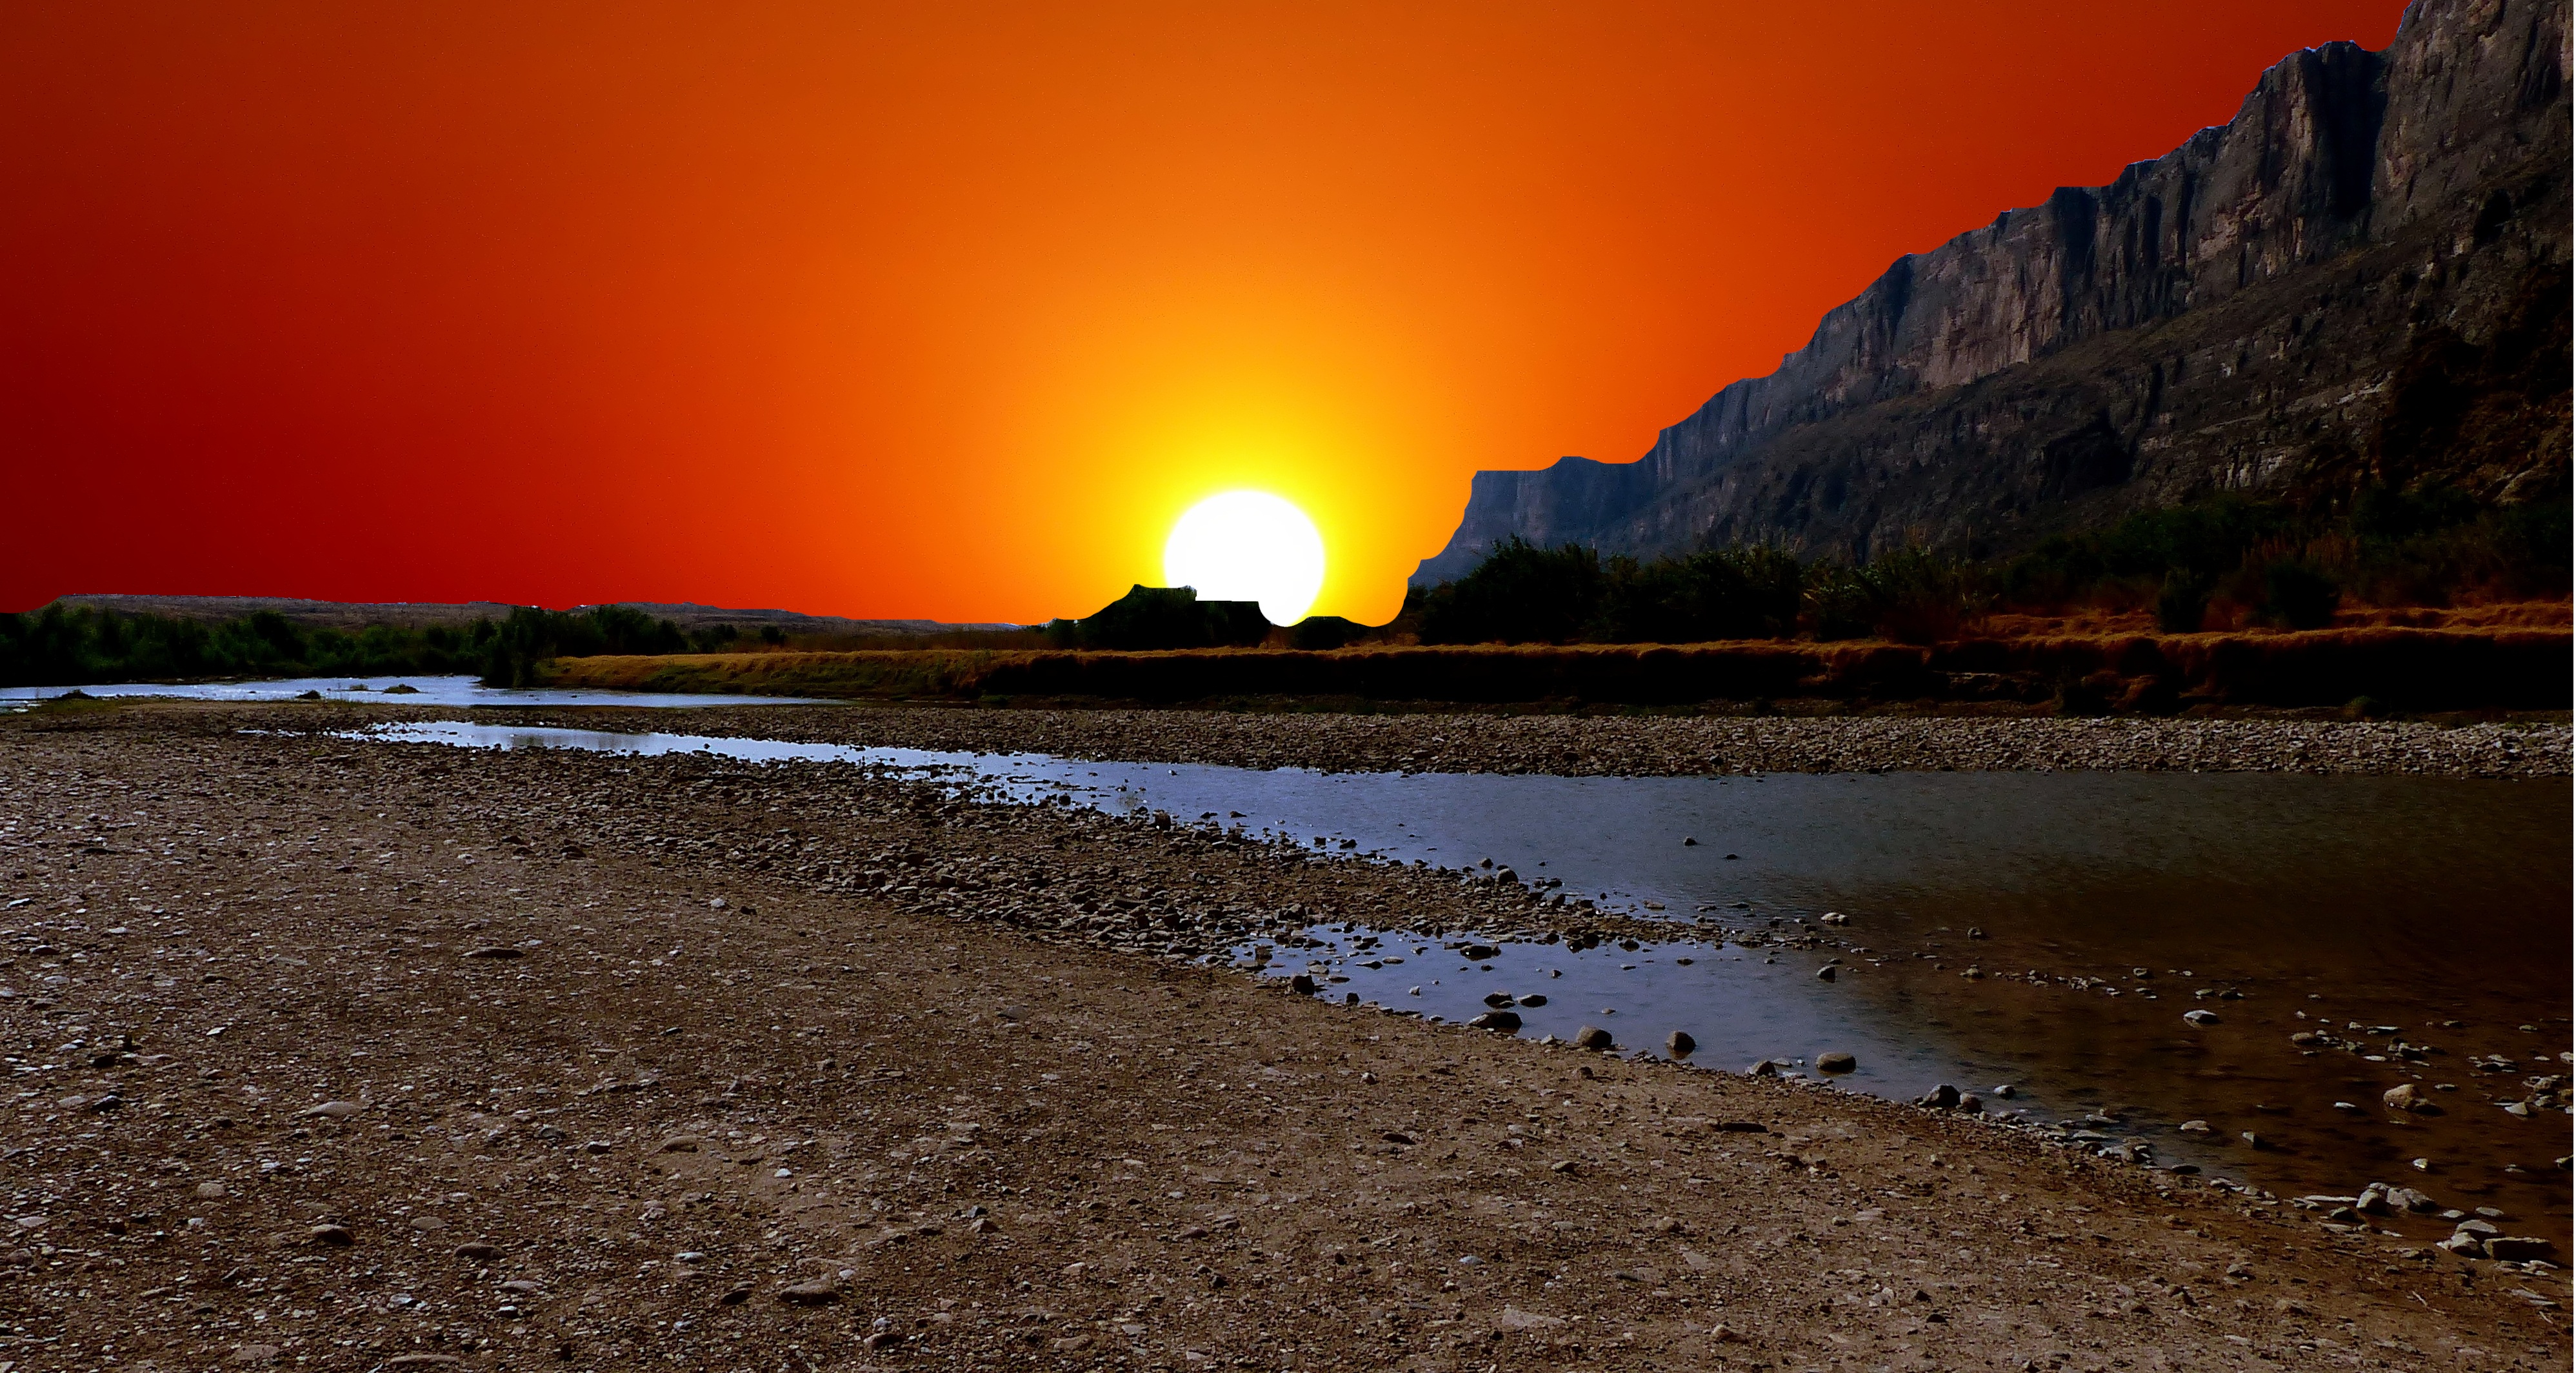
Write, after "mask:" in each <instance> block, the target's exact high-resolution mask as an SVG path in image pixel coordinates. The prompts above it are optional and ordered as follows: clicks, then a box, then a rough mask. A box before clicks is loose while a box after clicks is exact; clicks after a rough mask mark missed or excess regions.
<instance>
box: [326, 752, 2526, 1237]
mask: <svg viewBox="0 0 2576 1373" xmlns="http://www.w3.org/2000/svg"><path fill="white" fill-rule="evenodd" d="M356 737H363V738H368V739H373V740H379V741H385V742H432V743H446V744H455V745H465V746H473V747H504V748H530V747H539V748H580V749H594V750H604V751H612V752H640V753H664V752H704V753H710V754H715V755H719V756H725V757H733V758H743V759H753V760H762V761H780V762H785V761H797V760H801V761H808V762H826V763H829V762H842V763H864V764H873V765H879V766H893V767H900V768H910V769H919V770H923V771H924V772H926V773H929V774H931V775H934V776H938V777H941V778H943V779H944V780H947V781H949V782H950V783H951V784H952V785H955V786H957V787H959V788H960V789H961V790H967V791H971V792H974V793H976V794H979V795H982V796H985V797H988V798H990V799H996V800H1004V801H1010V800H1018V801H1035V800H1041V799H1045V798H1048V797H1051V796H1056V795H1069V796H1071V797H1072V798H1073V799H1074V800H1076V801H1077V802H1078V803H1081V804H1087V805H1092V806H1096V807H1099V808H1102V809H1107V810H1113V811H1116V810H1130V811H1132V810H1138V809H1147V808H1156V809H1162V810H1166V811H1169V812H1170V813H1171V814H1172V815H1173V816H1174V817H1176V818H1177V819H1178V820H1180V821H1182V822H1184V823H1191V822H1197V821H1206V822H1210V823H1222V824H1229V825H1232V824H1240V825H1243V826H1245V827H1246V828H1248V829H1250V830H1252V831H1255V832H1258V831H1262V830H1265V829H1266V830H1269V831H1271V832H1272V833H1274V834H1278V835H1281V836H1284V837H1286V838H1288V839H1290V840H1292V841H1294V842H1296V843H1299V844H1301V845H1307V846H1312V845H1314V844H1315V842H1316V841H1318V840H1321V841H1322V842H1323V844H1324V845H1325V846H1327V847H1328V848H1329V849H1330V850H1331V851H1333V852H1337V853H1348V854H1350V855H1352V856H1353V857H1355V858H1362V859H1368V860H1372V861H1401V862H1408V863H1409V862H1413V861H1416V860H1420V861H1423V862H1426V863H1429V864H1432V865H1436V866H1444V867H1451V868H1473V867H1477V865H1479V864H1481V863H1482V862H1483V861H1484V860H1487V859H1491V860H1492V861H1493V862H1494V863H1495V864H1497V865H1502V866H1508V867H1511V868H1512V869H1514V870H1515V871H1516V872H1517V873H1518V875H1519V876H1520V877H1521V879H1522V880H1524V881H1546V880H1550V879H1553V880H1555V881H1557V882H1561V883H1562V884H1563V885H1562V888H1561V890H1562V891H1564V892H1565V893H1567V894H1568V895H1571V896H1579V897H1583V898H1587V899H1590V900H1592V901H1593V902H1594V903H1595V904H1596V905H1599V906H1601V907H1602V908H1604V909H1609V910H1617V911H1622V912H1627V913H1632V914H1635V915H1638V916H1641V917H1644V918H1647V919H1652V920H1663V921H1669V922H1671V923H1672V924H1673V926H1674V929H1673V935H1672V937H1671V938H1670V939H1669V940H1666V941H1661V942H1656V943H1649V944H1643V945H1641V946H1640V947H1638V948H1636V949H1633V950H1631V949H1626V948H1622V947H1619V946H1618V945H1615V944H1605V945H1603V946H1601V947H1599V948H1595V949H1591V950H1586V951H1579V952H1578V951H1574V950H1570V949H1568V948H1567V947H1565V946H1564V945H1561V944H1557V945H1548V944H1504V945H1502V946H1501V948H1500V950H1499V952H1498V953H1497V954H1496V955H1494V956H1492V957H1488V958H1485V959H1482V960H1478V961H1475V962H1470V961H1468V960H1466V959H1465V958H1463V957H1462V956H1461V955H1460V954H1459V953H1458V952H1457V951H1456V950H1455V948H1454V947H1444V945H1443V943H1442V942H1439V941H1434V940H1430V939H1424V938H1413V937H1408V936H1407V934H1406V932H1403V931H1397V930H1370V929H1364V928H1346V927H1342V926H1330V927H1317V928H1316V929H1315V930H1313V931H1312V932H1311V933H1312V935H1313V936H1314V938H1316V939H1317V940H1320V941H1322V942H1323V947H1320V948H1310V949H1301V950H1291V949H1285V948H1282V949H1277V950H1276V951H1275V954H1274V955H1273V956H1272V958H1271V959H1270V960H1269V961H1268V962H1267V964H1266V965H1265V966H1264V967H1263V969H1262V970H1263V971H1264V972H1265V973H1266V974H1268V975H1273V976H1288V975H1291V974H1293V973H1297V972H1310V973H1311V974H1313V975H1315V976H1316V977H1317V978H1318V980H1319V981H1322V982H1324V984H1325V986H1326V989H1327V990H1326V994H1327V995H1329V996H1331V997H1333V998H1334V999H1337V1000H1340V999H1345V998H1350V997H1356V998H1357V999H1359V1000H1361V1001H1364V1002H1373V1003H1376V1004H1378V1005H1381V1006H1384V1007H1387V1008H1391V1009H1396V1010H1401V1011H1412V1012H1418V1013H1420V1014H1423V1015H1425V1016H1435V1017H1442V1018H1446V1019H1452V1020H1464V1019H1466V1018H1468V1017H1470V1016H1473V1015H1474V1014H1476V1013H1477V1012H1479V1011H1481V1010H1483V1009H1485V1005H1484V1002H1483V998H1484V997H1485V996H1486V995H1487V994H1489V993H1492V992H1497V991H1500V992H1506V993H1510V994H1513V995H1515V996H1529V995H1532V994H1535V995H1538V996H1542V997H1544V998H1545V1002H1544V1004H1543V1005H1539V1006H1525V1007H1522V1008H1520V1009H1519V1011H1518V1013H1519V1014H1520V1015H1521V1017H1522V1018H1523V1021H1524V1027H1523V1029H1522V1031H1521V1032H1522V1033H1523V1034H1525V1035H1530V1036H1538V1035H1547V1034H1553V1035H1556V1036H1558V1037H1561V1038H1562V1037H1571V1036H1572V1035H1573V1034H1574V1032H1575V1031H1576V1030H1577V1029H1578V1028H1580V1027H1582V1026H1584V1025H1596V1026H1600V1027H1602V1028H1605V1029H1608V1030H1610V1031H1611V1032H1612V1033H1613V1034H1615V1035H1616V1036H1617V1037H1618V1038H1619V1040H1620V1042H1621V1043H1622V1045H1623V1046H1627V1047H1630V1048H1633V1049H1634V1050H1637V1051H1643V1052H1653V1053H1658V1054H1660V1053H1661V1052H1663V1047H1662V1046H1663V1044H1664V1041H1665V1037H1666V1035H1667V1034H1668V1033H1670V1032H1671V1031H1674V1030H1681V1031H1684V1032H1686V1033H1687V1034H1689V1035H1690V1036H1691V1038H1692V1039H1694V1040H1696V1041H1697V1048H1696V1050H1695V1051H1693V1052H1692V1053H1691V1055H1690V1059H1691V1061H1692V1062H1694V1063H1699V1064H1704V1065H1707V1066H1709V1067H1712V1068H1717V1069H1723V1070H1729V1071H1740V1070H1742V1069H1743V1068H1744V1067H1745V1066H1746V1065H1747V1064H1748V1063H1751V1062H1754V1061H1756V1060H1760V1059H1766V1058H1768V1059H1777V1060H1782V1061H1785V1062H1786V1063H1787V1064H1788V1065H1789V1067H1790V1069H1791V1070H1792V1071H1805V1070H1806V1066H1807V1064H1808V1063H1810V1062H1811V1061H1812V1060H1813V1058H1814V1057H1815V1055H1816V1054H1817V1053H1818V1052H1820V1051H1823V1050H1828V1049H1834V1050H1842V1051H1846V1052H1850V1053H1853V1054H1855V1055H1856V1056H1857V1057H1858V1059H1859V1063H1860V1066H1859V1069H1858V1070H1857V1071H1856V1072H1853V1073H1851V1074H1848V1075H1845V1076H1842V1077H1839V1078H1837V1079H1835V1081H1836V1082H1837V1083H1838V1084H1839V1085H1841V1086H1844V1087H1848V1088H1851V1089H1855V1090H1862V1091H1868V1092H1873V1093H1877V1094H1880V1095H1886V1096H1892V1097H1899V1098H1912V1097H1914V1096H1916V1095H1919V1094H1921V1093H1923V1092H1925V1091H1926V1090H1928V1089H1930V1088H1932V1087H1933V1086H1934V1085H1935V1084H1938V1083H1949V1084H1953V1085H1955V1086H1957V1087H1959V1088H1961V1089H1963V1090H1966V1091H1971V1092H1976V1093H1978V1094H1980V1095H1982V1096H1984V1097H1985V1100H1986V1104H1987V1105H1988V1107H1989V1109H1992V1110H1995V1111H1998V1112H2000V1111H2011V1110H2021V1111H2027V1112H2029V1113H2030V1114H2031V1116H2032V1118H2034V1119H2039V1120H2049V1121H2056V1122H2060V1123H2062V1124H2065V1125H2067V1126H2070V1127H2073V1128H2081V1129H2084V1130H2088V1131H2090V1132H2092V1133H2094V1134H2098V1135H2100V1136H2102V1137H2103V1138H2102V1139H2101V1140H2100V1141H2098V1143H2099V1144H2100V1145H2101V1146H2102V1147H2118V1146H2120V1145H2122V1144H2124V1143H2131V1142H2134V1143H2136V1144H2144V1145H2147V1146H2149V1147H2150V1149H2151V1150H2152V1154H2151V1156H2150V1157H2151V1158H2152V1161H2153V1163H2154V1164H2155V1165H2156V1166H2168V1167H2171V1166H2182V1167H2187V1168H2198V1169H2201V1170H2204V1171H2205V1172H2206V1173H2207V1174H2208V1175H2210V1176H2212V1177H2224V1178H2231V1179H2242V1180H2245V1181H2247V1182H2250V1183H2252V1184H2254V1185H2257V1186H2261V1187H2265V1188H2268V1189H2271V1190H2274V1191H2277V1192H2281V1193H2284V1194H2290V1195H2297V1194H2302V1193H2312V1192H2314V1193H2330V1194H2341V1195H2346V1196H2349V1195H2351V1194H2352V1193H2354V1192H2356V1191H2357V1190H2359V1189H2360V1188H2361V1187H2362V1186H2363V1185H2364V1184H2366V1183H2369V1182H2373V1181H2386V1182H2389V1183H2392V1184H2398V1185H2406V1186H2412V1187H2416V1188H2418V1189H2420V1190H2422V1191H2425V1192H2427V1193H2430V1194H2431V1195H2433V1196H2434V1197H2435V1198H2436V1199H2437V1200H2439V1201H2441V1202H2442V1203H2443V1204H2445V1205H2446V1206H2451V1207H2459V1208H2464V1209H2465V1208H2474V1207H2479V1206H2489V1207H2494V1208H2497V1209H2499V1210H2502V1211H2504V1212H2505V1213H2506V1214H2507V1215H2508V1216H2510V1217H2511V1218H2512V1219H2513V1220H2514V1221H2515V1222H2516V1223H2517V1224H2518V1225H2519V1226H2521V1227H2522V1230H2521V1232H2523V1233H2535V1232H2536V1233H2541V1234H2547V1235H2552V1236H2554V1237H2557V1238H2558V1239H2559V1241H2560V1242H2561V1243H2562V1244H2564V1243H2565V1242H2566V1236H2567V1234H2568V1225H2569V1204H2568V1196H2569V1193H2568V1174H2567V1172H2566V1171H2565V1167H2566V1165H2565V1162H2564V1159H2565V1156H2566V1155H2567V1154H2568V1152H2569V1122H2568V1117H2567V1115H2566V1114H2565V1113H2564V1112H2563V1111H2562V1110H2561V1109H2558V1107H2557V1104H2556V1103H2558V1102H2562V1101H2564V1100H2565V1088H2566V1085H2567V1084H2566V1078H2565V1075H2566V1074H2567V1073H2568V1072H2569V1071H2570V1069H2569V1066H2568V1063H2567V1061H2566V1053H2567V1050H2568V1047H2569V1042H2570V1023H2569V1010H2570V1002H2571V992H2570V985H2569V973H2568V970H2569V967H2570V958H2571V952H2572V950H2571V927H2570V919H2569V913H2570V908H2571V899H2576V892H2571V863H2570V851H2569V842H2568V837H2569V833H2570V830H2569V826H2570V820H2571V808H2570V789H2569V787H2568V786H2567V784H2566V783H2565V782H2563V781H2549V782H2507V781H2469V780H2457V779H2440V778H2404V777H2318V776H2305V775H2289V774H2261V773H2226V774H2214V773H2085V772H2058V773H2010V772H1959V773H1893V774H1884V775H1881V774H1868V775H1862V774H1839V775H1811V774H1782V775H1771V776H1765V777H1728V778H1721V777H1662V778H1615V777H1593V778H1562V777H1544V776H1505V775H1484V774H1471V775H1454V774H1444V775H1406V774H1392V773H1366V774H1351V773H1321V772H1312V771H1306V770H1301V769H1279V770H1275V771H1255V770H1249V769H1241V768H1226V767H1208V766H1171V765H1162V764H1141V763H1098V762H1080V761H1069V760H1064V759H1057V758H1049V757H1044V756H1039V755H1030V754H1011V755H988V754H965V753H932V752H924V751H919V750H904V749H863V748H856V747H850V746H843V745H823V744H798V743H783V742H776V741H766V740H752V739H714V738H695V737H690V736H682V735H668V734H601V733H591V732H585V731H577V730H564V729H530V728H513V727H508V726H497V725H473V724H459V723H447V722H438V723H422V724H407V725H393V726H384V727H380V728H377V729H373V730H369V731H366V732H364V733H363V734H362V735H359V736H356ZM1238 812H1239V813H1240V815H1239V816H1238V815H1237V814H1235V813H1238ZM1686 840H1697V841H1698V842H1697V843H1695V844H1693V843H1686V842H1685V841H1686ZM1345 841H1348V842H1349V845H1350V847H1349V848H1347V849H1346V848H1344V842H1345ZM1480 870H1481V869H1480ZM1829 912H1830V913H1834V914H1837V915H1839V916H1842V917H1845V918H1846V919H1847V922H1848V923H1842V924H1827V923H1825V922H1824V921H1823V917H1824V916H1825V915H1826V914H1827V913H1829ZM1783 938H1788V939H1792V940H1797V941H1798V943H1799V944H1806V945H1809V946H1806V947H1800V946H1797V945H1789V946H1784V945H1783V944H1781V943H1780V942H1778V941H1780V940H1781V939H1783ZM1748 939H1749V940H1750V941H1751V942H1749V943H1748V942H1744V941H1745V940H1748ZM1446 943H1447V945H1448V946H1456V945H1458V944H1459V943H1460V941H1459V940H1456V939H1454V938H1453V939H1451V940H1449V941H1446ZM1254 952H1255V950H1254V949H1253V948H1252V947H1251V946H1246V947H1244V948H1243V949H1240V950H1237V951H1235V954H1236V957H1237V958H1238V959H1239V960H1240V961H1243V962H1245V963H1247V964H1248V963H1250V962H1251V961H1252V960H1251V956H1252V955H1253V954H1254ZM1829 959H1832V960H1838V961H1837V962H1836V963H1835V977H1834V979H1833V980H1832V981H1824V980H1820V979H1819V978H1818V976H1817V971H1818V969H1819V968H1820V967H1821V966H1823V965H1824V964H1825V963H1826V962H1827V960H1829ZM1310 962H1311V965H1312V966H1311V967H1310ZM2185 1012H2205V1013H2207V1017H2209V1018H2210V1019H2207V1022H2206V1023H2199V1024H2195V1023H2190V1022H2187V1021H2186V1020H2185V1018H2184V1016H2185ZM2294 1034H2295V1035H2309V1036H2322V1038H2318V1039H2314V1040H2310V1041H2308V1042H2304V1043H2295V1042H2293V1040H2292V1038H2291V1037H2292V1036H2293V1035H2294ZM2410 1082H2411V1083H2414V1084H2415V1085H2416V1086H2417V1088H2418V1090H2419V1091H2422V1092H2424V1093H2425V1094H2426V1095H2427V1096H2428V1098H2429V1099H2430V1100H2431V1101H2432V1102H2433V1103H2434V1104H2435V1105H2436V1106H2437V1107H2438V1111H2439V1113H2438V1114H2419V1113H2399V1112H2392V1111H2390V1110H2389V1109H2387V1108H2386V1107H2385V1106H2383V1104H2382V1100H2381V1093H2382V1092H2384V1091H2385V1090H2387V1089H2389V1088H2391V1087H2395V1086H2397V1085H2399V1084H2401V1083H2410ZM2004 1085H2009V1086H2010V1088H2011V1089H2012V1091H2011V1094H2010V1096H2009V1097H2004V1096H2001V1095H1999V1094H1997V1093H1996V1092H1994V1090H1993V1089H1994V1088H1996V1087H1998V1086H2004ZM2553 1093H2555V1095H2552V1094H2553ZM2507 1103H2516V1104H2517V1106H2516V1109H2515V1110H2508V1109H2507ZM2197 1123H2205V1125H2206V1127H2207V1129H2206V1130H2205V1131H2202V1130H2198V1129H2188V1130H2187V1129H2185V1128H2183V1127H2185V1126H2186V1125H2187V1124H2197ZM2249 1133H2250V1134H2251V1135H2253V1136H2254V1137H2255V1140H2256V1141H2259V1142H2254V1143H2249V1142H2248V1140H2247V1139H2246V1138H2245V1136H2246V1135H2248V1134H2249ZM2380 1223H2381V1224H2382V1225H2384V1226H2388V1227H2391V1228H2394V1229H2397V1230H2399V1231H2401V1232H2405V1233H2409V1234H2416V1233H2418V1232H2420V1234H2421V1236H2422V1237H2423V1238H2427V1239H2429V1238H2434V1237H2438V1236H2439V1235H2441V1234H2445V1233H2447V1232H2448V1229H2449V1226H2448V1224H2447V1223H2438V1222H2432V1221H2416V1220H2412V1219H2404V1220H2389V1221H2382V1222H2380Z"/></svg>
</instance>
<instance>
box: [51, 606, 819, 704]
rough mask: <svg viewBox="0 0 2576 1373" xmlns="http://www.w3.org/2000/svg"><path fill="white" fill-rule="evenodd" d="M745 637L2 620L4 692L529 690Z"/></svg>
mask: <svg viewBox="0 0 2576 1373" xmlns="http://www.w3.org/2000/svg"><path fill="white" fill-rule="evenodd" d="M739 637H740V635H739V634H738V633H737V631H736V630H735V629H734V627H733V626H731V625H719V626H717V627H716V628H715V629H713V630H708V631H703V632H699V633H695V634H692V633H688V632H685V631H683V630H682V629H681V628H680V627H679V626H678V625H677V624H674V623H673V622H671V621H669V620H657V619H655V618H653V617H651V616H649V615H646V614H644V613H643V612H642V611H639V610H636V609H634V608H632V607H629V606H622V605H606V606H594V607H591V608H590V609H588V610H578V611H559V610H542V609H539V608H537V607H534V606H520V607H517V608H515V609H513V610H512V611H511V612H510V613H509V615H508V616H507V617H505V618H503V619H500V620H490V619H478V620H476V621H474V622H473V623H472V624H469V625H385V624H376V625H368V626H366V627H365V628H363V629H357V630H340V629H331V628H313V627H308V626H304V625H299V624H296V623H295V622H294V621H292V620H289V619H287V618H286V617H285V616H283V615H279V614H276V613H275V612H272V611H262V612H260V613H258V614H254V615H245V616H243V617H241V618H239V619H234V620H220V621H212V622H209V621H205V620H191V619H184V618H180V617H178V616H171V615H149V614H145V615H129V614H122V613H119V612H117V611H112V610H94V609H91V608H88V607H85V606H65V605H63V604H61V603H60V602H56V603H54V604H52V605H48V606H46V607H44V608H43V609H41V610H36V611H31V612H28V613H26V614H23V615H16V614H0V686H81V685H87V684H90V683H96V682H170V681H188V680H203V679H208V678H245V677H336V676H350V677H371V676H379V675H386V674H416V675H422V676H427V675H432V674H437V673H451V672H470V673H474V674H476V675H477V676H479V677H481V678H482V679H483V681H484V683H485V684H486V685H489V686H505V687H507V686H528V685H530V684H531V683H532V682H533V681H534V680H535V678H536V676H537V664H539V663H541V662H544V661H545V660H547V659H549V658H556V657H563V656H568V655H580V654H599V653H622V654H634V653H689V652H700V653H704V652H713V651H716V650H720V649H724V648H728V647H730V646H732V645H733V644H734V643H735V642H736V640H737V639H738V638H739ZM768 642H771V643H777V642H782V640H781V639H778V638H771V639H769V640H768Z"/></svg>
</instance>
